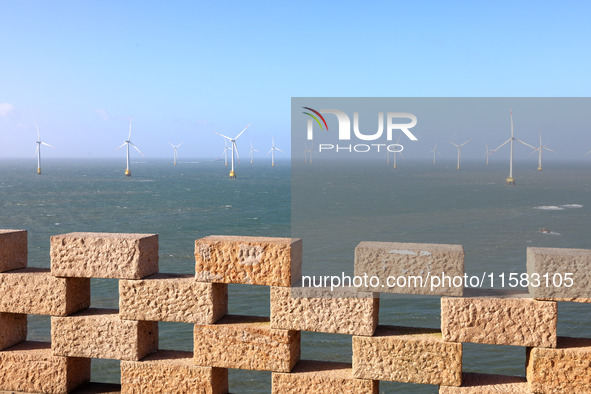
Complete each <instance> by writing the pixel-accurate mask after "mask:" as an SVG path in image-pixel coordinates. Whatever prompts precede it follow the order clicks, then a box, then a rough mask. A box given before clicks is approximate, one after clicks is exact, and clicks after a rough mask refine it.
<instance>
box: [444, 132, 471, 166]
mask: <svg viewBox="0 0 591 394" xmlns="http://www.w3.org/2000/svg"><path fill="white" fill-rule="evenodd" d="M470 140H471V138H470ZM470 140H467V141H466V142H464V143H463V144H460V145H458V144H454V143H453V142H451V141H447V142H449V143H450V144H452V145H453V146H455V147H456V148H458V171H459V169H460V160H461V159H462V150H461V148H462V146H464V145H466V144H467V143H468V142H470Z"/></svg>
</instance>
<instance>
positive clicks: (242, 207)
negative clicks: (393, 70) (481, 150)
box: [0, 159, 591, 393]
mask: <svg viewBox="0 0 591 394" xmlns="http://www.w3.org/2000/svg"><path fill="white" fill-rule="evenodd" d="M123 164H124V163H123ZM462 166H463V168H462V170H461V171H457V170H456V169H455V163H452V162H448V163H442V164H438V165H437V166H435V167H434V166H433V165H432V164H431V163H426V162H424V163H422V162H412V161H408V162H406V161H405V162H404V163H399V168H398V169H396V170H394V169H393V168H391V167H386V166H385V164H384V163H381V164H378V163H376V164H375V168H374V169H372V171H371V174H372V176H371V177H369V178H368V176H367V172H365V171H358V170H357V169H356V167H354V166H350V165H341V164H338V163H331V164H326V165H323V164H322V163H321V162H315V163H313V164H309V165H306V166H305V167H304V166H302V165H301V163H300V164H298V166H297V171H294V172H293V175H292V166H291V165H290V162H289V161H278V162H277V164H276V166H275V167H271V166H270V163H269V162H268V161H265V162H255V163H254V164H250V163H248V162H246V161H243V162H242V163H241V164H240V165H239V166H238V168H237V179H236V180H229V179H228V172H229V169H228V168H227V167H225V166H224V163H223V162H220V161H211V160H190V161H182V162H179V163H178V165H177V166H173V165H172V163H171V161H169V160H150V161H145V162H133V163H132V173H133V176H132V177H129V178H127V177H124V176H123V171H124V167H122V163H121V161H119V160H91V159H84V160H73V159H72V160H45V161H44V162H43V174H42V175H40V176H39V175H37V174H36V162H35V161H34V160H6V159H4V160H0V228H5V229H10V228H13V229H26V230H28V237H29V238H28V240H29V266H32V267H45V268H48V267H49V265H50V261H49V237H50V236H51V235H55V234H62V233H67V232H73V231H91V232H131V233H157V234H159V241H160V246H159V254H160V261H159V264H160V272H163V273H167V272H168V273H194V241H195V240H196V239H198V238H201V237H205V236H208V235H214V234H219V235H249V236H280V237H289V236H292V235H293V236H302V237H303V246H304V273H308V274H320V273H322V274H328V275H330V274H340V272H342V271H345V272H352V270H353V251H354V248H355V246H356V244H357V243H358V242H360V241H364V240H365V241H393V242H429V243H452V244H461V245H463V246H464V249H465V253H466V262H465V268H466V271H467V272H468V273H478V272H482V271H483V270H487V271H489V272H491V271H494V272H524V271H525V258H526V255H525V251H526V248H527V247H528V246H541V247H566V248H591V241H590V239H589V233H590V232H589V230H590V229H591V163H588V162H581V163H577V164H567V163H548V164H546V165H545V168H544V171H540V172H539V171H536V169H535V167H536V166H535V165H532V164H531V163H529V164H526V163H524V164H520V165H519V166H518V168H519V173H517V175H516V180H517V185H516V186H514V187H508V186H506V185H505V184H504V179H505V177H506V175H507V174H506V168H505V166H502V165H499V164H491V165H490V166H485V165H484V163H480V162H466V163H465V164H464V163H463V164H462ZM330 173H333V174H339V175H338V176H336V175H335V179H341V180H342V179H346V180H347V181H346V182H342V181H337V180H335V181H334V182H331V181H330V176H329V174H330ZM292 181H293V182H292ZM292 183H293V184H292ZM351 191H355V193H349V192H351ZM360 193H361V194H362V195H363V194H365V198H363V199H359V198H358V197H354V198H351V197H348V196H350V195H354V196H358V195H359V194H360ZM292 195H293V196H294V197H293V198H292ZM335 195H338V196H341V197H340V198H335V197H334V196H335ZM302 197H305V199H303V198H302ZM325 197H326V198H325ZM306 199H307V200H306ZM378 199H379V201H377V200H378ZM292 200H293V203H294V207H292ZM302 201H308V203H309V202H310V201H311V202H313V204H304V205H301V204H302ZM310 206H312V207H313V208H311V209H309V207H310ZM358 206H359V207H360V206H363V207H365V208H364V209H363V210H362V212H363V215H359V216H354V215H351V212H354V210H355V207H358ZM384 206H387V207H389V208H388V209H387V210H385V209H384ZM304 208H305V209H304ZM541 228H548V229H550V230H551V231H552V233H551V234H543V233H541V232H540V231H539V230H540V229H541ZM351 229H357V231H351ZM327 234H329V236H328V237H327ZM326 240H330V242H327V241H326ZM91 287H92V301H91V304H92V306H93V307H100V308H117V307H118V299H117V281H116V280H107V279H93V280H92V281H91ZM229 292H230V293H229V294H230V297H229V303H230V305H229V311H230V313H234V314H246V315H248V314H250V315H260V316H268V315H269V288H268V287H262V286H243V285H230V287H229ZM439 308H440V305H439V298H438V297H429V296H416V297H409V296H404V297H400V296H395V295H382V296H381V299H380V323H381V324H394V325H403V326H416V327H435V328H436V327H439V324H440V320H439V312H440V310H439ZM590 323H591V309H590V305H586V304H566V303H564V304H563V303H560V304H559V320H558V333H559V335H563V336H580V337H587V338H591V328H590V327H591V324H590ZM159 331H160V334H159V337H160V338H159V339H160V348H162V349H174V350H186V351H192V348H193V337H192V326H191V325H190V324H180V323H159ZM28 338H29V339H30V340H41V341H49V340H50V323H49V318H48V317H38V316H29V333H28ZM351 354H352V350H351V337H350V336H346V335H337V334H335V335H329V334H319V333H302V359H316V360H326V361H341V362H351ZM463 363H464V366H463V368H464V371H473V372H484V373H498V374H505V375H520V376H524V375H525V366H524V363H525V349H524V348H521V347H512V346H489V345H474V344H464V358H463ZM119 379H120V373H119V362H118V361H114V360H93V362H92V380H93V381H96V382H107V383H117V382H119ZM270 388H271V373H270V372H259V371H238V370H230V391H231V392H233V393H245V392H248V393H268V392H270ZM380 392H384V393H390V392H424V393H435V392H437V387H436V386H429V385H425V386H420V385H408V384H398V383H390V382H380Z"/></svg>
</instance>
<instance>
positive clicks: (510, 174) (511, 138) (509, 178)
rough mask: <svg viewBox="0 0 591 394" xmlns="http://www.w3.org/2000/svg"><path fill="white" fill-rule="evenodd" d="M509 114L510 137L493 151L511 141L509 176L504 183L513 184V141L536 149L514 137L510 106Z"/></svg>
mask: <svg viewBox="0 0 591 394" xmlns="http://www.w3.org/2000/svg"><path fill="white" fill-rule="evenodd" d="M509 114H510V115H511V137H510V138H509V139H508V140H507V141H505V142H503V143H502V144H501V145H500V146H499V147H498V148H496V149H493V152H496V151H497V150H499V148H502V147H503V146H504V145H506V144H507V143H509V142H510V143H511V153H510V154H509V176H508V177H507V178H506V179H505V183H506V184H507V185H515V179H514V178H513V151H514V149H515V148H514V146H513V145H514V142H515V141H517V142H520V143H522V144H523V145H525V146H529V147H530V148H532V149H536V148H535V147H533V146H531V145H530V144H528V143H526V142H523V141H521V140H520V139H518V138H515V136H514V134H513V111H512V110H511V108H509Z"/></svg>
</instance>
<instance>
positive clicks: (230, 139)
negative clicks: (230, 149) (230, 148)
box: [216, 133, 232, 141]
mask: <svg viewBox="0 0 591 394" xmlns="http://www.w3.org/2000/svg"><path fill="white" fill-rule="evenodd" d="M216 134H217V135H221V136H222V137H224V138H225V139H227V140H229V141H232V138H230V137H228V136H225V135H223V134H220V133H216Z"/></svg>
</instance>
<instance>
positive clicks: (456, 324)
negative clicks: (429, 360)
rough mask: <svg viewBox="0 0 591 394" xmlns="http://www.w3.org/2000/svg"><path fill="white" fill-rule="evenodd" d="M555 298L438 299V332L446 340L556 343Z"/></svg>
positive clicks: (494, 343)
mask: <svg viewBox="0 0 591 394" xmlns="http://www.w3.org/2000/svg"><path fill="white" fill-rule="evenodd" d="M557 317H558V312H557V307H556V303H555V302H546V301H536V300H533V299H531V298H530V299H527V298H448V297H443V298H442V299H441V332H442V333H443V340H444V341H448V342H474V343H488V344H492V345H515V346H538V347H556V320H557Z"/></svg>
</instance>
